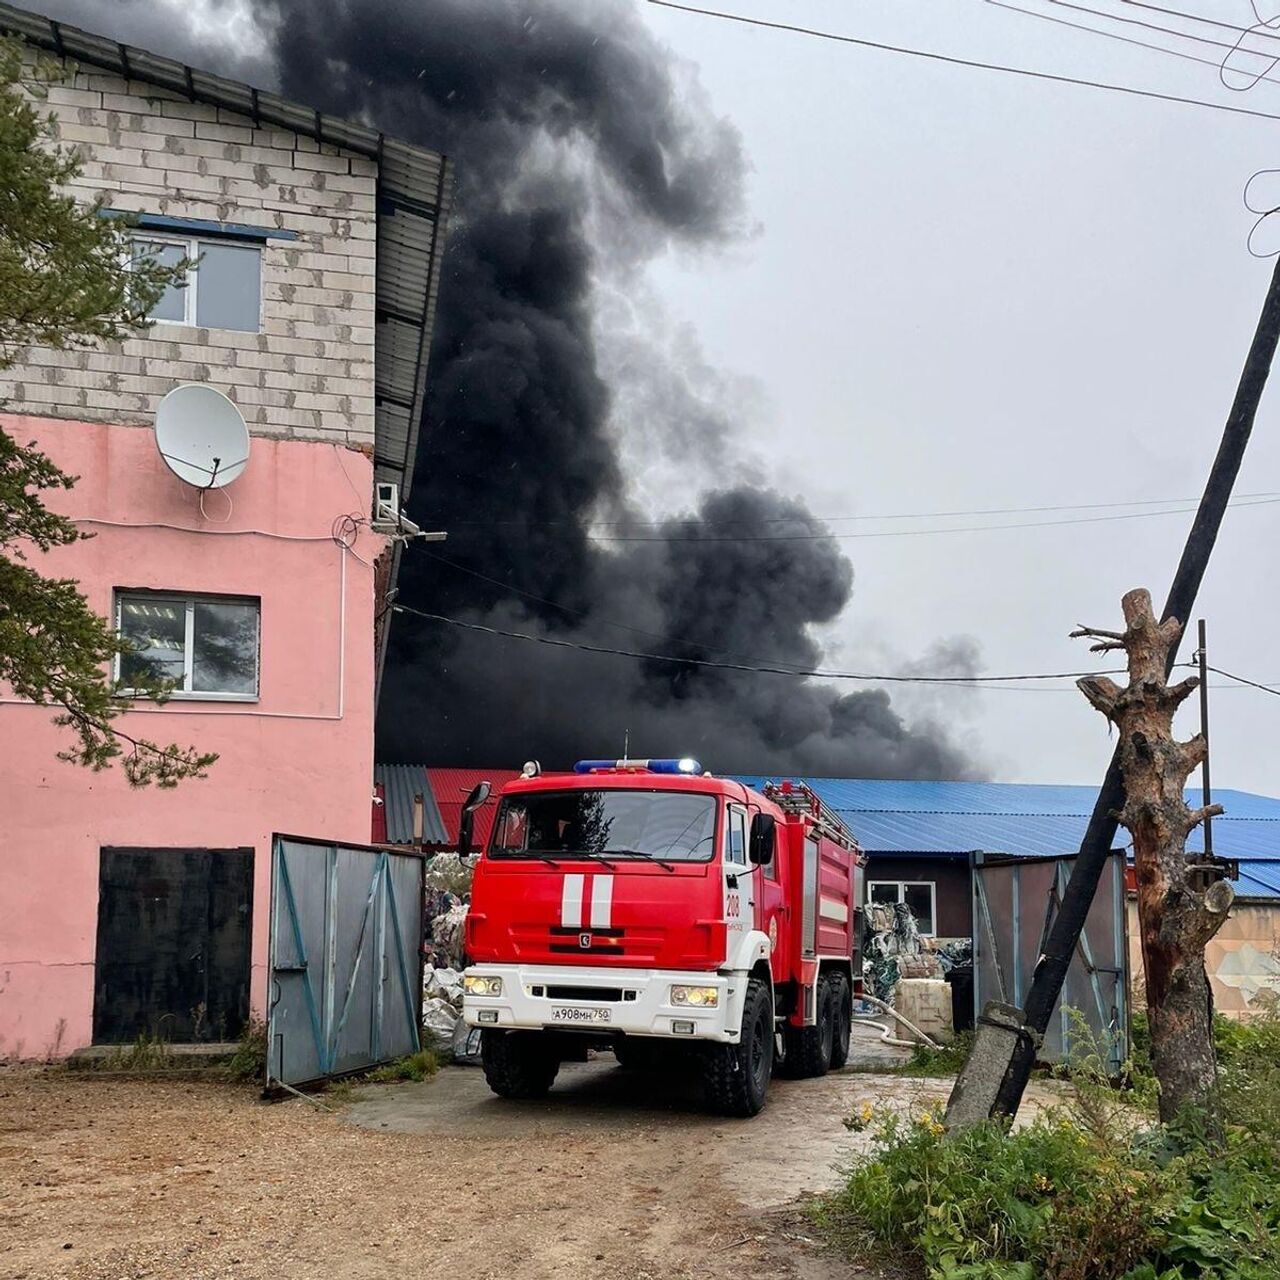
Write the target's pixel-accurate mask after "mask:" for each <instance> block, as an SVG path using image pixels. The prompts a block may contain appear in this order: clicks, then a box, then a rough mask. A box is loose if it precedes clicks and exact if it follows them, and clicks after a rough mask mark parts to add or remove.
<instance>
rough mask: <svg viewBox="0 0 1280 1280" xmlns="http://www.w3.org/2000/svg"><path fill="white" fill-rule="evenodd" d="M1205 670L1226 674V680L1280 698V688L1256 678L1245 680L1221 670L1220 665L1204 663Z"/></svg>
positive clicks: (1220, 674) (1219, 674)
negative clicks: (1260, 681) (1212, 665)
mask: <svg viewBox="0 0 1280 1280" xmlns="http://www.w3.org/2000/svg"><path fill="white" fill-rule="evenodd" d="M1205 670H1206V671H1212V672H1213V674H1214V675H1216V676H1226V678H1227V679H1228V680H1234V681H1236V683H1237V684H1242V685H1248V687H1249V688H1251V689H1261V690H1262V692H1263V693H1273V694H1275V695H1276V697H1278V698H1280V689H1277V688H1276V687H1275V686H1273V685H1269V684H1260V683H1259V682H1258V681H1257V680H1246V679H1245V677H1244V676H1237V675H1232V673H1231V672H1230V671H1223V670H1222V668H1221V667H1211V666H1209V665H1208V664H1207V663H1206V664H1205Z"/></svg>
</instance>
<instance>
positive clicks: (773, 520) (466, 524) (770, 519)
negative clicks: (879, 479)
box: [449, 0, 1280, 529]
mask: <svg viewBox="0 0 1280 1280" xmlns="http://www.w3.org/2000/svg"><path fill="white" fill-rule="evenodd" d="M993 2H994V0H993ZM1252 498H1280V492H1277V491H1275V490H1263V491H1260V492H1258V493H1242V494H1240V495H1239V497H1238V498H1237V499H1236V500H1237V501H1240V502H1244V501H1247V500H1249V499H1252ZM1196 501H1197V499H1196V498H1130V499H1128V500H1127V501H1124V502H1064V503H1059V504H1058V505H1056V506H1040V507H978V508H975V509H973V510H969V511H897V512H884V513H880V514H876V513H874V512H868V513H864V514H859V515H838V516H814V515H809V514H808V513H807V512H806V513H805V514H804V515H794V516H767V517H765V518H764V519H761V520H754V521H747V520H710V521H702V520H700V519H699V518H698V517H697V516H664V517H662V518H661V519H657V520H641V519H638V518H636V517H631V518H628V519H623V520H587V521H585V522H583V521H578V520H574V519H564V520H450V521H449V528H450V529H459V528H471V527H477V528H485V529H550V528H555V527H557V526H561V525H563V526H566V527H568V528H571V529H661V528H665V527H666V526H667V525H669V524H696V525H699V526H701V527H702V528H704V529H735V528H739V527H749V528H754V527H755V526H756V525H760V524H795V523H796V522H797V521H809V522H810V523H813V524H837V523H845V522H848V521H857V520H951V519H960V518H962V517H966V516H1022V515H1037V514H1041V513H1048V512H1054V511H1110V510H1114V509H1115V508H1117V507H1167V506H1169V505H1170V503H1175V502H1182V503H1186V502H1196ZM1155 514H1157V515H1160V514H1164V513H1162V512H1156V513H1155ZM996 527H997V528H1001V527H1003V526H999V525H998V526H996Z"/></svg>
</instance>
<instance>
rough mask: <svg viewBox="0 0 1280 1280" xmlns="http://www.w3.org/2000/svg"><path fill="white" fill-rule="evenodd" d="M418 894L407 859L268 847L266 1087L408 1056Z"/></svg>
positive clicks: (418, 977) (284, 843)
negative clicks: (268, 973)
mask: <svg viewBox="0 0 1280 1280" xmlns="http://www.w3.org/2000/svg"><path fill="white" fill-rule="evenodd" d="M422 890H423V862H422V858H421V857H419V856H418V855H416V854H411V853H388V852H386V851H385V850H381V849H368V848H363V847H361V846H358V845H335V844H326V843H324V842H322V841H318V840H306V839H302V838H300V837H297V836H281V835H277V836H275V837H274V838H273V840H272V852H271V960H270V965H271V970H270V975H269V982H270V986H269V992H268V1003H269V1010H268V1014H267V1086H268V1087H270V1086H272V1085H274V1084H287V1085H297V1084H303V1083H306V1082H308V1081H313V1080H320V1079H323V1078H324V1077H326V1076H334V1075H341V1074H343V1073H344V1072H348V1071H358V1070H360V1069H362V1068H364V1067H368V1066H372V1065H374V1064H375V1063H378V1062H385V1061H388V1060H390V1059H392V1058H398V1057H401V1056H403V1055H404V1054H408V1053H414V1052H416V1051H417V1049H418V1048H419V1047H420V1042H419V1037H418V1029H419V1027H420V1025H421V1015H422V927H423V915H422Z"/></svg>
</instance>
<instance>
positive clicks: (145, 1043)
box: [100, 1031, 173, 1075]
mask: <svg viewBox="0 0 1280 1280" xmlns="http://www.w3.org/2000/svg"><path fill="white" fill-rule="evenodd" d="M100 1069H101V1070H103V1071H122V1072H128V1073H130V1074H137V1075H142V1074H148V1073H151V1072H159V1071H169V1070H172V1069H173V1054H172V1052H171V1051H170V1049H169V1042H168V1041H167V1040H165V1039H164V1038H163V1037H162V1036H160V1035H157V1034H153V1033H151V1032H147V1031H144V1032H142V1033H141V1034H140V1035H139V1036H138V1038H137V1039H136V1040H135V1041H134V1042H133V1043H132V1044H130V1045H122V1046H121V1047H120V1048H119V1049H116V1050H115V1051H114V1052H113V1053H110V1054H108V1055H107V1056H106V1057H105V1058H103V1059H102V1062H101V1066H100Z"/></svg>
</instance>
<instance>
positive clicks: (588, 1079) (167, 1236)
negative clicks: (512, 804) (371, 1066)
mask: <svg viewBox="0 0 1280 1280" xmlns="http://www.w3.org/2000/svg"><path fill="white" fill-rule="evenodd" d="M948 1084H949V1082H948V1081H945V1080H943V1081H938V1080H930V1081H912V1080H908V1079H905V1078H903V1077H899V1076H884V1075H865V1074H857V1073H851V1072H842V1073H838V1074H834V1075H831V1076H828V1077H826V1078H825V1079H822V1080H812V1081H797V1082H778V1083H775V1085H774V1086H773V1088H772V1090H771V1094H770V1100H769V1105H768V1107H767V1108H766V1110H765V1111H764V1112H763V1113H762V1114H761V1115H760V1116H758V1117H757V1118H756V1119H755V1120H752V1121H726V1120H722V1119H716V1118H714V1117H708V1116H705V1115H702V1114H701V1113H700V1112H699V1111H698V1109H697V1100H696V1095H694V1094H692V1093H690V1092H688V1091H681V1090H680V1089H678V1088H675V1089H673V1088H672V1087H671V1086H670V1085H667V1084H664V1083H663V1082H654V1081H646V1080H645V1078H644V1077H637V1076H636V1075H634V1074H633V1073H627V1072H623V1071H621V1070H619V1069H618V1068H616V1067H615V1066H613V1065H612V1062H611V1060H610V1059H608V1058H607V1057H606V1058H604V1059H602V1060H601V1061H600V1062H598V1063H591V1064H586V1065H582V1066H571V1067H566V1068H565V1069H564V1070H563V1072H562V1075H561V1079H560V1080H559V1081H557V1084H556V1088H555V1089H554V1091H553V1092H552V1094H551V1096H550V1097H549V1098H548V1099H547V1100H546V1101H545V1102H542V1103H536V1104H516V1103H507V1102H503V1101H501V1100H499V1099H496V1098H493V1097H492V1096H491V1095H490V1094H489V1093H488V1092H487V1090H486V1089H485V1087H484V1082H483V1078H482V1076H481V1074H480V1072H479V1071H477V1070H475V1069H468V1068H461V1067H450V1068H446V1069H445V1070H443V1071H441V1072H440V1074H439V1075H438V1076H436V1077H435V1078H434V1079H432V1080H428V1081H426V1082H424V1083H422V1084H399V1085H384V1086H364V1087H361V1088H359V1089H357V1090H356V1092H355V1095H354V1098H353V1100H352V1101H351V1102H350V1103H349V1104H345V1105H343V1106H341V1107H339V1108H337V1109H336V1110H334V1111H321V1110H319V1109H317V1108H316V1107H315V1106H313V1105H310V1104H308V1103H306V1102H302V1101H298V1100H291V1101H288V1102H283V1103H271V1104H268V1103H263V1102H261V1101H260V1100H259V1099H258V1098H257V1096H256V1093H255V1092H254V1091H253V1090H252V1089H248V1088H237V1087H232V1086H228V1085H221V1084H210V1083H206V1082H189V1083H187V1082H180V1081H141V1080H134V1081H125V1080H108V1079H103V1078H94V1077H84V1076H77V1075H73V1074H69V1073H67V1072H64V1071H61V1070H57V1069H48V1070H36V1069H11V1070H8V1071H5V1072H3V1073H0V1187H3V1188H4V1193H3V1195H0V1276H3V1277H5V1278H10V1277H11V1278H12V1280H17V1278H18V1277H22V1278H23V1280H44V1278H46V1277H68V1278H74V1280H133V1278H134V1277H144V1276H146V1277H162V1276H178V1275H181V1276H183V1277H190V1278H192V1280H203V1278H204V1277H222V1276H233V1277H239V1278H242V1280H250V1278H256V1277H262V1278H263V1280H267V1278H268V1277H270V1280H294V1278H299V1280H300V1278H302V1277H322V1276H323V1277H330V1276H334V1277H338V1276H340V1277H353V1278H356V1280H359V1278H362V1277H375V1276H377V1277H382V1276H401V1275H404V1276H414V1277H418V1276H426V1277H436V1276H439V1277H449V1278H450V1280H487V1278H489V1277H501V1278H502V1280H542V1278H543V1277H546V1278H548V1280H549V1278H550V1277H559V1276H563V1275H567V1274H574V1275H584V1276H589V1277H591V1280H614V1278H617V1280H695V1278H697V1280H729V1278H730V1277H733V1278H734V1280H742V1277H753V1276H761V1277H764V1276H777V1277H780V1278H786V1277H794V1278H795V1280H837V1278H838V1277H849V1276H852V1275H855V1274H860V1273H855V1272H853V1271H851V1270H849V1269H848V1267H846V1266H843V1265H841V1264H838V1263H837V1262H836V1261H835V1260H834V1259H832V1258H831V1257H830V1256H829V1255H825V1254H823V1253H822V1252H821V1251H820V1250H818V1249H817V1248H816V1247H814V1245H813V1243H812V1242H811V1241H808V1240H807V1234H808V1231H807V1227H806V1224H805V1221H804V1219H803V1217H801V1216H800V1215H799V1214H797V1213H796V1212H795V1210H794V1207H793V1206H794V1202H795V1201H796V1199H797V1197H802V1196H803V1195H805V1194H806V1193H811V1192H815V1191H819V1190H821V1189H823V1188H825V1187H828V1186H831V1185H832V1184H833V1183H834V1181H835V1179H836V1177H837V1174H836V1165H837V1164H838V1163H839V1162H840V1161H841V1160H842V1159H844V1158H846V1157H847V1156H848V1155H849V1154H850V1153H851V1152H852V1151H853V1150H855V1149H856V1148H857V1146H858V1144H859V1143H861V1142H863V1141H864V1140H865V1135H851V1134H849V1133H847V1132H846V1131H845V1130H844V1128H843V1126H842V1125H841V1124H840V1120H841V1119H842V1117H843V1116H845V1115H847V1114H849V1112H850V1111H851V1110H852V1109H853V1108H854V1107H856V1106H857V1105H858V1104H859V1103H860V1102H861V1101H862V1100H863V1099H864V1098H870V1099H872V1100H873V1101H891V1102H894V1103H900V1104H904V1105H905V1104H906V1103H908V1102H911V1101H918V1100H926V1099H932V1098H942V1097H943V1096H945V1092H946V1089H947V1087H948ZM788 1206H791V1207H788Z"/></svg>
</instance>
